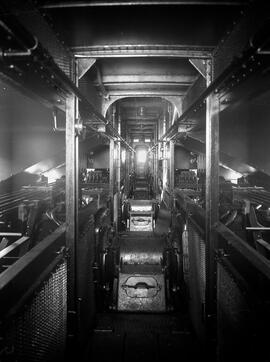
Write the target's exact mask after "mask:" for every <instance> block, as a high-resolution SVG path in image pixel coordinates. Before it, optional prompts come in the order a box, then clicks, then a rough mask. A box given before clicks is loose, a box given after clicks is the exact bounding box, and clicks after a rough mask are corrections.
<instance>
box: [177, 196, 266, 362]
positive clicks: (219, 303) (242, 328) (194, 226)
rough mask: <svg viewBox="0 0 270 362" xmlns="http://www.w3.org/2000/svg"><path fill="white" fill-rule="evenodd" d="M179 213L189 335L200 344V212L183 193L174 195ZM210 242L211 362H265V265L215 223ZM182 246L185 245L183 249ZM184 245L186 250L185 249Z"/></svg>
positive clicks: (202, 328)
mask: <svg viewBox="0 0 270 362" xmlns="http://www.w3.org/2000/svg"><path fill="white" fill-rule="evenodd" d="M175 199H176V200H177V203H178V207H180V212H181V213H182V214H183V215H185V220H186V225H187V232H186V234H185V237H183V246H185V253H186V254H188V255H185V258H187V257H188V263H186V265H188V266H189V270H188V271H187V270H185V281H186V283H187V286H186V289H187V290H188V305H189V311H190V315H191V319H192V322H193V326H194V329H195V331H196V333H197V335H198V336H199V337H200V339H201V340H202V341H203V342H205V341H206V337H207V323H206V322H207V316H206V315H205V303H207V300H206V298H205V297H206V293H207V284H206V280H205V270H206V268H207V265H206V255H205V231H204V230H205V217H204V210H203V209H202V208H201V207H200V206H199V205H197V204H196V203H195V202H194V201H193V200H192V199H190V198H189V197H188V196H186V195H185V194H184V193H183V192H179V191H176V192H175ZM213 229H214V230H215V231H216V232H217V240H216V249H215V254H216V316H215V320H216V322H215V329H216V331H215V337H216V347H217V356H216V357H217V361H220V362H227V361H232V360H237V359H239V358H241V359H245V360H246V361H252V360H254V359H255V358H256V359H259V360H265V361H266V360H269V351H268V349H267V340H266V338H267V337H266V336H267V334H268V333H267V329H268V325H269V322H270V308H269V301H270V288H269V287H270V260H268V259H266V258H265V257H264V256H263V255H261V254H260V253H258V251H257V250H256V249H255V248H253V247H252V246H251V245H249V244H248V242H247V241H246V240H243V239H241V238H240V237H239V236H237V235H236V234H235V233H234V232H233V231H232V230H230V229H229V228H228V227H226V226H225V225H224V224H222V223H221V222H219V223H217V224H216V225H214V226H213ZM184 244H185V245H184ZM186 244H187V245H186Z"/></svg>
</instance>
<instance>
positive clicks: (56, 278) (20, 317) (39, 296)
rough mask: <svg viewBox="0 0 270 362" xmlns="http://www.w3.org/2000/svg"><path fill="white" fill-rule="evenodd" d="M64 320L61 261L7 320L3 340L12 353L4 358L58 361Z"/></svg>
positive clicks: (64, 285) (63, 266) (63, 265)
mask: <svg viewBox="0 0 270 362" xmlns="http://www.w3.org/2000/svg"><path fill="white" fill-rule="evenodd" d="M66 320H67V262H66V260H63V261H62V263H61V264H60V265H58V266H57V267H56V269H55V270H54V271H53V272H52V273H51V274H50V275H49V278H48V279H47V280H46V281H45V282H44V283H43V284H42V285H41V287H40V289H39V290H38V291H37V292H36V293H35V294H34V296H33V298H32V299H31V300H30V301H29V302H28V303H27V304H26V305H24V307H23V308H22V310H20V312H18V313H17V314H16V315H15V316H14V317H13V319H12V321H9V322H8V326H7V327H6V332H5V334H6V338H5V339H6V346H7V347H8V350H9V351H12V355H10V356H9V357H8V359H6V360H8V361H18V362H21V361H25V362H26V361H27V362H31V361H33V362H34V361H35V362H38V361H44V362H45V361H46V362H47V361H56V360H59V361H61V360H62V358H63V355H64V351H65V343H66V342H65V341H66ZM4 360H5V359H4ZM4 360H3V361H4Z"/></svg>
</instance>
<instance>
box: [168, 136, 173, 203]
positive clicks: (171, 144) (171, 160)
mask: <svg viewBox="0 0 270 362" xmlns="http://www.w3.org/2000/svg"><path fill="white" fill-rule="evenodd" d="M169 154H170V159H169V163H170V194H171V210H173V205H174V201H173V199H174V198H173V191H174V142H173V141H170V153H169Z"/></svg>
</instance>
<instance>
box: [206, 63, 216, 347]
mask: <svg viewBox="0 0 270 362" xmlns="http://www.w3.org/2000/svg"><path fill="white" fill-rule="evenodd" d="M212 73H213V64H212V61H211V60H207V78H206V79H207V86H209V85H210V83H211V81H212ZM205 197H206V225H205V231H206V233H205V234H206V240H205V242H206V295H205V313H206V314H205V315H206V323H207V327H208V329H207V330H208V332H209V337H210V340H212V339H213V338H215V330H216V327H215V325H216V260H215V249H216V247H217V234H216V232H215V231H213V229H212V227H213V225H214V224H215V223H216V222H217V221H218V220H219V215H218V214H219V210H218V204H219V99H218V97H217V95H216V94H215V93H214V92H213V93H211V94H210V95H209V96H208V97H207V100H206V195H205Z"/></svg>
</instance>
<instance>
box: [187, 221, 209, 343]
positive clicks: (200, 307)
mask: <svg viewBox="0 0 270 362" xmlns="http://www.w3.org/2000/svg"><path fill="white" fill-rule="evenodd" d="M187 231H188V253H189V277H188V280H189V285H188V289H189V309H190V314H191V319H192V322H193V326H194V328H195V330H196V332H197V334H198V336H199V337H200V338H201V339H202V340H203V339H204V337H205V330H204V322H203V321H204V305H205V243H204V240H203V239H202V237H201V236H200V234H199V232H198V231H197V230H196V229H195V227H194V226H193V225H192V223H191V222H190V221H188V223H187Z"/></svg>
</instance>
